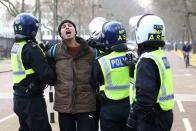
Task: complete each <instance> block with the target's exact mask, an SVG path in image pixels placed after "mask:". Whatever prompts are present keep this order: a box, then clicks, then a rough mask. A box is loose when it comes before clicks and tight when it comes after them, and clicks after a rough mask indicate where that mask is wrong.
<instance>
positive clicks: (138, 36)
mask: <svg viewBox="0 0 196 131" xmlns="http://www.w3.org/2000/svg"><path fill="white" fill-rule="evenodd" d="M129 25H130V26H132V27H131V32H133V33H134V34H135V41H136V43H137V44H143V43H146V42H149V41H150V42H151V43H152V44H157V45H152V46H164V44H165V42H164V41H165V24H164V22H163V20H162V19H161V18H160V17H158V16H155V15H152V14H145V15H140V16H135V17H132V18H131V19H130V20H129Z"/></svg>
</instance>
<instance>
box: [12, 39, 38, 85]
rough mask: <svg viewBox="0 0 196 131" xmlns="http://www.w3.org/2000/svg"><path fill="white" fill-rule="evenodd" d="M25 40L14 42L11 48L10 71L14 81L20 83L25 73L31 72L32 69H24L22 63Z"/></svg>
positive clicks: (32, 71)
mask: <svg viewBox="0 0 196 131" xmlns="http://www.w3.org/2000/svg"><path fill="white" fill-rule="evenodd" d="M25 44H26V41H21V42H17V43H14V45H13V47H12V49H11V62H12V71H13V75H14V83H20V82H21V81H22V80H23V79H25V78H26V76H27V75H30V74H33V73H34V70H33V69H25V68H24V65H23V63H22V56H21V55H22V49H23V47H24V45H25Z"/></svg>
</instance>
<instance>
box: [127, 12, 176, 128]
mask: <svg viewBox="0 0 196 131" xmlns="http://www.w3.org/2000/svg"><path fill="white" fill-rule="evenodd" d="M132 20H133V21H134V22H133V23H135V24H133V26H132V28H133V29H134V30H133V34H134V35H135V38H136V43H137V44H138V55H139V60H138V62H137V63H136V66H135V73H134V81H135V86H133V88H130V89H131V91H130V92H131V94H130V98H131V99H130V101H131V105H132V106H131V110H130V114H129V118H128V121H127V126H128V127H129V129H130V131H133V130H137V131H169V130H170V129H171V127H172V123H173V113H172V109H173V107H174V94H173V81H172V73H171V67H170V64H169V62H168V59H167V57H166V56H165V53H164V52H163V51H162V50H161V49H159V47H163V46H164V45H165V25H164V22H163V20H162V19H161V18H160V17H158V16H155V15H152V14H146V15H143V16H136V17H133V18H132Z"/></svg>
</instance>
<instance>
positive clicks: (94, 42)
mask: <svg viewBox="0 0 196 131" xmlns="http://www.w3.org/2000/svg"><path fill="white" fill-rule="evenodd" d="M87 43H88V45H89V46H90V47H92V48H96V49H99V50H102V51H103V50H105V45H104V44H103V43H100V42H98V41H97V40H95V39H93V38H89V39H88V40H87Z"/></svg>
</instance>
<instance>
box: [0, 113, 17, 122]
mask: <svg viewBox="0 0 196 131" xmlns="http://www.w3.org/2000/svg"><path fill="white" fill-rule="evenodd" d="M14 116H15V114H14V113H13V114H11V115H9V116H7V117H5V118H3V119H1V120H0V123H2V122H4V121H6V120H7V119H10V118H12V117H14Z"/></svg>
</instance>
